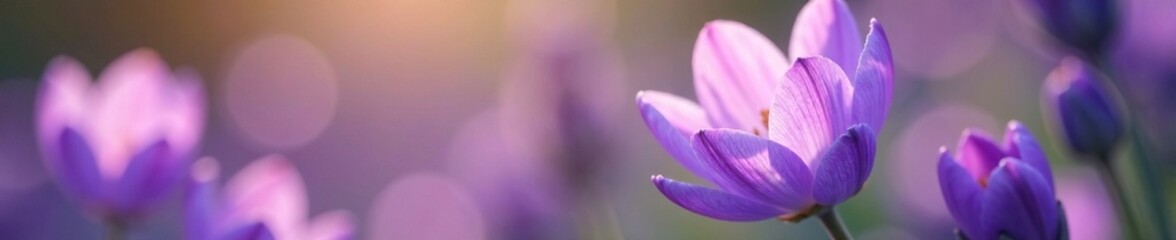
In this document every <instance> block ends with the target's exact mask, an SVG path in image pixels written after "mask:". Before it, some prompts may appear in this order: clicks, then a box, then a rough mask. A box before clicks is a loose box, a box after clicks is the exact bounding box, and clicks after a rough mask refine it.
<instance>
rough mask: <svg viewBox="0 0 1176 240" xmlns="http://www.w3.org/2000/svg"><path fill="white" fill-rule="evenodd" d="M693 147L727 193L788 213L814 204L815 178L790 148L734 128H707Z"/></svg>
mask: <svg viewBox="0 0 1176 240" xmlns="http://www.w3.org/2000/svg"><path fill="white" fill-rule="evenodd" d="M692 142H693V146H694V148H695V149H696V150H697V151H698V155H699V159H701V160H702V161H703V162H704V163H706V166H707V168H708V169H711V170H712V171H714V177H715V179H717V181H715V184H716V185H718V186H719V187H720V188H721V189H723V190H724V191H728V192H732V193H735V194H737V195H740V196H744V197H747V198H751V199H755V200H759V201H762V202H766V203H770V204H773V205H776V206H780V207H783V208H785V209H789V210H800V209H806V208H808V207H809V206H811V205H812V204H813V199H812V188H813V175H812V172H810V170H809V168H808V166H805V165H804V162H803V161H801V160H800V158H798V157H797V156H796V154H795V153H792V151H791V150H789V149H788V148H786V147H784V146H781V145H780V144H777V143H775V142H772V141H771V140H768V139H766V138H761V137H757V136H754V135H751V134H748V133H747V132H744V131H739V130H733V129H708V130H702V131H699V132H698V133H697V134H695V135H694V139H693V141H692Z"/></svg>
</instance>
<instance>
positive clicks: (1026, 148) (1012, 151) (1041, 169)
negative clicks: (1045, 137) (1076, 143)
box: [1004, 121, 1055, 188]
mask: <svg viewBox="0 0 1176 240" xmlns="http://www.w3.org/2000/svg"><path fill="white" fill-rule="evenodd" d="M1004 146H1005V149H1008V154H1009V156H1011V157H1014V158H1017V159H1020V160H1021V161H1023V162H1025V163H1028V164H1029V166H1030V167H1033V169H1034V170H1037V173H1040V174H1041V176H1042V177H1044V178H1045V181H1046V182H1049V186H1050V188H1053V187H1054V186H1055V185H1054V179H1053V172H1052V171H1050V168H1049V158H1048V157H1046V155H1045V150H1044V149H1042V148H1041V144H1038V143H1037V139H1036V138H1034V137H1033V133H1032V132H1029V129H1028V128H1025V126H1024V125H1023V124H1021V122H1018V121H1009V126H1008V130H1006V131H1005V135H1004Z"/></svg>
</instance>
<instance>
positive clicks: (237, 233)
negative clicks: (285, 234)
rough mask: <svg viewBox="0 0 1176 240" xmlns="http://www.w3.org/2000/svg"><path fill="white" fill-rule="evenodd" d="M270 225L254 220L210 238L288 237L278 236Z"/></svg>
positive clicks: (256, 239)
mask: <svg viewBox="0 0 1176 240" xmlns="http://www.w3.org/2000/svg"><path fill="white" fill-rule="evenodd" d="M276 236H277V235H275V234H274V232H273V231H271V230H270V228H269V227H267V226H266V225H265V223H262V222H252V223H249V224H245V225H241V226H239V227H237V228H234V229H229V230H228V231H226V232H225V233H224V234H222V235H219V237H217V238H210V239H209V240H274V239H287V238H278V237H276Z"/></svg>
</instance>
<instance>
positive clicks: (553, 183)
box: [446, 109, 574, 239]
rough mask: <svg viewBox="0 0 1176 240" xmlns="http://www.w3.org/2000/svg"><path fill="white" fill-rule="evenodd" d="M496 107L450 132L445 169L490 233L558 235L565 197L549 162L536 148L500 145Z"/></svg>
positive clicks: (564, 226) (565, 232) (566, 220)
mask: <svg viewBox="0 0 1176 240" xmlns="http://www.w3.org/2000/svg"><path fill="white" fill-rule="evenodd" d="M501 121H502V119H501V118H500V115H499V112H498V111H497V109H494V110H487V111H485V112H484V113H481V114H479V115H477V116H475V117H474V118H472V119H470V120H468V121H467V122H466V124H465V125H463V126H462V127H461V128H460V129H459V130H458V134H457V136H456V137H454V141H453V146H452V147H451V150H450V155H449V158H448V161H447V164H446V170H448V171H449V172H451V173H452V175H453V176H454V177H455V178H457V179H458V180H461V182H462V183H464V184H465V185H466V186H469V190H470V191H469V192H470V194H471V195H473V197H474V198H476V199H478V201H476V204H477V205H478V207H479V208H480V209H481V210H482V211H481V212H482V213H483V216H484V217H485V219H486V220H487V221H485V224H486V228H487V229H486V230H487V233H488V234H489V236H490V239H558V238H560V237H563V236H572V235H574V232H573V231H572V230H574V229H571V228H572V227H573V224H572V223H571V221H570V217H571V216H570V215H571V210H569V209H568V208H569V205H571V204H570V203H569V201H568V200H569V199H570V198H571V196H569V195H568V194H567V191H571V190H572V189H567V188H566V186H567V185H566V184H565V183H564V181H566V179H562V178H560V176H558V174H557V172H556V171H555V170H556V169H555V168H554V166H553V165H554V164H555V162H552V161H543V160H544V158H542V157H541V156H540V155H539V154H537V153H528V152H520V151H516V149H513V148H504V147H502V142H503V141H504V139H505V138H506V137H505V135H507V134H510V132H507V131H503V129H502V127H501V125H499V124H500V122H501Z"/></svg>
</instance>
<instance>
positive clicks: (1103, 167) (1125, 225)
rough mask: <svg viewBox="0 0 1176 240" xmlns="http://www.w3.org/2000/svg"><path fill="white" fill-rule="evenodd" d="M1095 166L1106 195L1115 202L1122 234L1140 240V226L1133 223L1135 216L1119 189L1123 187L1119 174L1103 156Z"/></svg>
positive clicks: (1123, 193)
mask: <svg viewBox="0 0 1176 240" xmlns="http://www.w3.org/2000/svg"><path fill="white" fill-rule="evenodd" d="M1096 165H1097V166H1096V167H1095V168H1097V169H1098V172H1099V174H1100V175H1102V178H1103V182H1104V183H1105V184H1103V185H1105V186H1106V188H1107V193H1108V194H1110V195H1112V197H1111V201H1113V202H1115V207H1116V208H1118V210H1119V211H1117V212H1119V220H1120V224H1119V226H1120V228H1121V229H1123V233H1124V234H1127V237H1128V238H1127V239H1142V238H1140V237H1141V236H1140V229H1139V228H1140V225H1139V223H1137V222H1135V221H1136V220H1135V215H1134V214H1132V212H1134V211H1133V210H1132V209H1131V205H1130V204H1129V201H1130V200H1129V199H1128V198H1127V195H1126V193H1125V192H1123V191H1122V189H1121V188H1120V186H1123V181H1122V178H1120V176H1119V174H1118V173H1116V172H1115V168H1114V167H1113V165H1114V163H1113V162H1111V161H1110V158H1109V157H1106V156H1103V157H1101V159H1099V161H1098V164H1096Z"/></svg>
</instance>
